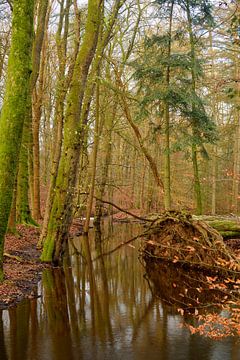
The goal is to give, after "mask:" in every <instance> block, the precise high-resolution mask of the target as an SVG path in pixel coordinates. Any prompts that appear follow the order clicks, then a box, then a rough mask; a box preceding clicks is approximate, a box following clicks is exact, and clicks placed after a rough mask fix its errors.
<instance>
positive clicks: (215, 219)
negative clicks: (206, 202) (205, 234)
mask: <svg viewBox="0 0 240 360" xmlns="http://www.w3.org/2000/svg"><path fill="white" fill-rule="evenodd" d="M193 219H194V220H200V221H205V222H206V223H207V224H208V225H210V226H211V227H212V228H213V229H215V230H217V231H218V232H219V233H220V234H221V235H222V237H223V238H224V239H235V238H239V239H240V218H239V217H230V216H226V217H223V216H207V215H203V216H195V215H193Z"/></svg>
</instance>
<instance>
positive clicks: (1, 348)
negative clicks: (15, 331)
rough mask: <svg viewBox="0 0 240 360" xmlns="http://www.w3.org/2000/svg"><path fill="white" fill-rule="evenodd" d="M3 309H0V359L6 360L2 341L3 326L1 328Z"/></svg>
mask: <svg viewBox="0 0 240 360" xmlns="http://www.w3.org/2000/svg"><path fill="white" fill-rule="evenodd" d="M2 317H3V311H2V310H0V351H1V356H0V357H1V360H8V356H7V351H6V347H5V341H4V328H3V318H2Z"/></svg>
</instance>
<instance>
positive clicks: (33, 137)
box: [16, 0, 48, 225]
mask: <svg viewBox="0 0 240 360" xmlns="http://www.w3.org/2000/svg"><path fill="white" fill-rule="evenodd" d="M47 7H48V0H44V1H42V2H41V4H40V6H39V8H38V14H37V30H36V34H35V39H34V41H33V49H32V73H31V78H30V90H29V97H28V109H27V112H26V115H25V119H24V128H23V137H22V146H21V151H20V158H19V169H18V179H17V203H16V206H17V221H18V222H19V223H23V224H33V225H36V223H35V221H34V220H33V217H34V219H35V220H37V219H39V218H40V198H39V191H38V190H39V175H38V174H39V141H38V136H39V134H38V132H39V128H38V126H39V124H37V125H36V122H34V126H33V129H34V130H35V131H32V119H33V117H32V95H33V91H34V89H35V86H36V82H37V79H38V76H39V69H40V58H41V50H42V43H43V38H44V32H45V17H46V12H47ZM39 120H40V119H39ZM33 158H34V161H33ZM34 171H35V173H36V176H34ZM34 189H35V190H36V189H37V190H36V191H35V193H36V192H37V195H36V196H35V193H34ZM29 190H30V191H29ZM29 194H30V195H31V196H30V197H31V201H29V200H30V199H29ZM36 197H37V200H36ZM30 202H31V203H32V210H33V217H32V214H31V209H30V205H29V204H30Z"/></svg>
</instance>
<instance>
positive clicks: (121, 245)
mask: <svg viewBox="0 0 240 360" xmlns="http://www.w3.org/2000/svg"><path fill="white" fill-rule="evenodd" d="M146 235H147V231H144V232H143V233H142V234H140V235H137V236H134V237H133V238H131V239H130V240H127V241H124V242H122V243H120V244H119V245H118V246H116V247H115V248H113V249H112V250H109V251H107V252H105V253H103V254H101V255H98V256H97V257H95V258H94V259H93V260H92V261H96V260H98V259H99V258H101V257H102V256H107V255H111V254H112V253H114V252H115V251H117V250H119V249H121V247H123V246H125V245H127V244H130V243H131V242H133V241H134V240H137V239H139V238H141V237H145V236H146Z"/></svg>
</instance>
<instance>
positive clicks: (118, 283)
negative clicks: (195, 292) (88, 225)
mask: <svg viewBox="0 0 240 360" xmlns="http://www.w3.org/2000/svg"><path fill="white" fill-rule="evenodd" d="M109 229H110V233H107V232H106V231H103V236H102V237H101V236H100V235H101V234H99V233H95V234H94V232H93V233H92V234H91V237H90V238H89V239H87V238H81V239H80V238H78V239H74V243H73V245H74V246H72V247H71V249H70V253H71V254H74V255H72V256H71V260H70V262H68V261H66V263H65V264H64V269H60V268H56V269H52V270H49V269H48V270H46V271H45V272H44V275H43V280H42V282H41V284H40V285H39V287H38V289H36V290H37V291H38V292H39V293H41V294H42V297H41V298H39V299H37V300H36V299H35V300H29V301H25V302H23V303H21V304H20V305H19V306H18V307H17V308H14V309H11V310H4V311H3V312H2V320H1V322H0V331H1V341H0V354H1V356H0V359H3V360H4V359H9V360H16V359H17V360H18V359H23V360H25V359H26V360H28V359H29V360H30V359H31V360H35V359H36V360H38V359H39V360H40V359H41V360H45V359H46V360H49V359H51V360H52V359H53V360H62V359H64V360H65V359H70V360H71V359H74V360H75V359H76V360H77V359H84V360H85V359H94V360H95V359H100V360H101V359H104V360H105V359H111V360H112V359H114V360H115V359H117V360H118V359H129V360H132V359H134V360H135V359H136V360H138V359H139V360H141V359H145V358H146V357H147V358H148V359H153V360H154V359H158V360H161V359H162V360H198V359H199V360H200V359H201V360H220V359H221V360H222V359H224V360H237V359H238V360H239V358H240V346H239V344H238V343H236V342H234V341H233V340H232V339H228V340H224V341H221V342H214V341H212V340H209V339H205V338H201V337H199V336H196V335H194V336H192V335H190V334H189V332H188V330H187V329H185V328H183V327H181V326H180V325H181V321H182V318H181V316H180V315H179V314H177V313H176V310H175V309H174V308H173V307H169V305H167V304H165V303H164V302H161V301H160V300H159V299H158V298H156V297H155V296H154V295H153V293H152V291H151V289H150V287H149V284H148V282H147V281H146V279H145V277H144V273H145V270H144V268H143V267H142V265H141V264H140V262H139V260H138V251H137V250H138V244H137V243H134V244H133V246H135V247H131V246H126V247H123V248H122V249H121V250H119V251H117V252H116V253H114V254H112V255H111V256H105V257H104V256H101V254H102V253H104V252H106V251H108V250H109V249H112V248H113V247H114V246H115V245H117V244H118V243H119V242H121V241H124V240H127V239H129V238H131V237H133V236H134V235H135V234H136V233H137V232H138V231H141V230H139V228H138V226H137V225H136V226H135V227H133V226H130V225H116V226H115V227H114V228H113V232H112V228H111V227H110V228H109ZM90 248H91V252H90ZM91 254H92V257H93V258H95V257H96V256H99V257H98V260H97V261H95V262H92V261H91ZM166 276H169V274H167V273H166ZM162 290H163V291H165V290H166V289H165V290H164V289H162Z"/></svg>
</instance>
